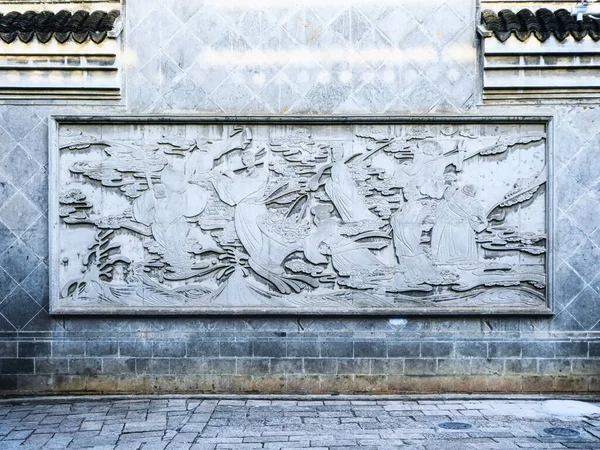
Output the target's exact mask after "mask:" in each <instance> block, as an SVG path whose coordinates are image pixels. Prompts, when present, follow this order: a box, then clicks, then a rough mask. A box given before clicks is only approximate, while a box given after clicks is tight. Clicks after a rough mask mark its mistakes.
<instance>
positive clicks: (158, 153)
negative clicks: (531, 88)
mask: <svg viewBox="0 0 600 450" xmlns="http://www.w3.org/2000/svg"><path fill="white" fill-rule="evenodd" d="M54 125H55V126H54V128H53V130H52V133H53V136H52V140H51V142H52V145H53V148H52V149H51V152H52V164H53V166H52V167H51V181H50V183H51V184H50V191H51V206H52V209H51V222H52V226H51V233H52V239H51V266H52V267H51V271H52V274H51V276H52V278H51V279H52V294H51V295H52V298H51V307H52V312H54V313H74V314H86V313H91V314H98V313H127V314H130V313H148V314H157V313H168V314H184V313H210V314H230V313H238V314H239V313H243V314H252V313H257V314H269V313H275V314H284V313H285V314H289V313H291V314H295V313H298V314H453V313H456V314H465V313H467V314H469V313H472V314H494V313H498V314H507V313H528V314H530V313H548V312H549V311H550V309H549V298H550V296H549V289H548V284H549V283H548V273H549V271H548V267H549V266H550V264H549V263H550V258H549V256H548V255H549V252H548V240H547V236H548V234H549V233H548V227H549V223H548V221H547V211H548V210H549V209H550V205H549V201H550V196H549V195H548V190H547V187H546V181H547V174H548V172H549V162H550V161H549V158H548V156H547V155H548V141H547V134H546V133H547V121H546V120H542V119H532V118H521V119H508V118H498V117H496V118H493V117H481V118H473V117H468V118H462V119H458V118H443V117H429V118H398V117H396V118H361V117H356V118H346V119H342V118H329V119H324V118H272V119H265V118H235V119H228V118H189V117H188V118H165V119H158V118H139V117H118V118H114V119H105V118H89V117H87V118H76V117H72V118H59V119H57V120H56V121H55V124H54Z"/></svg>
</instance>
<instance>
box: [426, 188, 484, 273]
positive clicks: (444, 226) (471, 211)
mask: <svg viewBox="0 0 600 450" xmlns="http://www.w3.org/2000/svg"><path fill="white" fill-rule="evenodd" d="M487 224H488V221H487V217H486V213H485V211H484V210H483V208H482V207H481V206H480V204H479V203H478V202H477V199H476V191H475V186H473V185H471V184H468V185H465V186H463V187H462V188H459V187H458V186H450V187H449V188H448V190H447V191H446V193H445V194H444V198H443V199H442V201H441V202H440V204H439V206H438V208H437V216H436V219H435V223H434V225H433V230H432V233H431V252H432V255H433V257H434V259H435V260H436V261H437V262H438V264H456V263H467V264H476V263H477V242H476V232H480V231H483V230H484V229H485V228H486V227H487Z"/></svg>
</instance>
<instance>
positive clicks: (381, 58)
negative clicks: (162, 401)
mask: <svg viewBox="0 0 600 450" xmlns="http://www.w3.org/2000/svg"><path fill="white" fill-rule="evenodd" d="M225 3H226V4H223V5H221V4H214V2H202V1H189V0H172V1H168V2H165V1H154V0H128V1H127V4H126V19H127V20H126V23H125V28H124V43H125V53H124V55H123V60H124V62H125V63H126V64H127V67H126V72H125V76H124V81H125V86H126V93H125V97H124V100H123V101H122V102H121V103H122V104H121V105H116V106H115V105H112V106H110V105H109V106H98V105H92V104H70V105H61V104H46V105H38V104H18V105H14V104H13V105H8V104H4V105H0V389H1V390H2V391H3V392H4V393H5V394H15V393H22V394H25V393H32V392H38V393H39V392H45V393H59V392H60V393H67V392H75V393H83V392H167V391H171V392H174V391H189V392H191V391H193V392H303V393H325V392H357V393H358V392H372V393H378V392H381V393H383V392H385V393H401V392H579V393H583V392H592V391H593V392H597V391H599V390H600V376H599V375H598V374H600V362H599V361H600V359H599V358H598V357H599V356H600V332H599V331H600V322H599V321H600V276H599V274H600V264H599V263H598V256H599V255H600V247H599V246H600V228H598V225H599V224H600V222H599V220H598V219H597V217H598V216H597V211H599V210H600V190H599V186H600V184H598V177H597V174H598V173H600V171H599V165H600V159H599V158H598V157H597V155H596V152H597V149H598V148H599V146H600V133H599V132H600V127H599V126H598V122H599V121H600V114H599V111H598V108H597V107H596V105H594V104H579V105H578V104H575V103H569V104H553V105H547V106H544V107H537V106H534V105H515V106H508V107H506V106H505V107H502V108H497V107H493V106H482V105H481V104H480V103H481V102H480V95H481V93H480V91H479V83H478V76H479V75H478V67H477V50H476V44H477V39H476V34H475V17H476V11H475V7H476V5H475V2H474V1H472V0H458V1H441V0H440V1H436V2H412V1H410V2H408V1H406V2H387V1H383V2H371V1H367V0H363V1H358V0H357V1H354V2H347V1H344V2H341V1H328V2H316V1H313V0H304V1H302V2H299V3H298V6H285V5H287V2H270V1H266V0H260V1H258V2H255V4H254V6H252V7H249V6H248V4H247V2H245V1H238V0H235V1H229V2H225ZM74 113H82V114H90V113H94V114H116V113H138V114H147V113H160V114H175V113H189V114H229V115H235V114H245V115H249V114H297V115H301V114H413V113H415V114H417V113H418V114H430V113H431V114H433V113H435V114H463V113H469V114H487V113H489V114H492V113H503V114H511V113H514V114H515V115H517V114H534V115H535V114H539V115H553V116H554V118H555V120H554V125H555V129H554V160H555V170H554V174H553V179H552V180H551V183H552V184H553V185H554V187H555V190H556V191H555V192H556V193H557V196H556V200H557V201H556V204H557V207H558V211H556V214H555V216H556V217H557V220H556V221H555V223H554V236H553V240H554V246H555V254H554V258H555V267H556V278H555V294H554V304H555V315H554V316H549V317H520V318H515V317H493V318H491V317H449V318H448V317H439V318H435V317H393V318H392V317H360V318H357V317H347V318H344V317H50V316H49V315H48V242H47V232H48V230H47V228H48V224H47V209H48V201H47V164H48V155H47V149H48V142H47V127H48V118H49V116H50V115H51V114H74Z"/></svg>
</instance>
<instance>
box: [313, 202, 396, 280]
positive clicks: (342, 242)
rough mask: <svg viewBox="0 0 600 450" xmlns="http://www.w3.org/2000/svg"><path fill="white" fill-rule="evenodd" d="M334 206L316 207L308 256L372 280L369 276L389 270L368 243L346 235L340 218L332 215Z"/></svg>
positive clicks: (345, 271)
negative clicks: (341, 230) (314, 227)
mask: <svg viewBox="0 0 600 450" xmlns="http://www.w3.org/2000/svg"><path fill="white" fill-rule="evenodd" d="M332 210H333V208H332V207H331V205H319V206H315V207H314V208H312V210H311V213H312V214H313V215H314V219H313V221H314V224H315V226H316V230H315V231H314V232H313V233H311V234H310V235H309V236H307V237H306V238H305V240H304V246H303V250H304V256H305V257H306V259H307V260H309V261H310V262H311V263H313V264H327V263H328V258H327V256H326V255H330V256H331V263H332V266H333V268H334V269H335V271H336V272H337V273H338V274H339V275H342V276H363V277H365V278H366V280H365V281H367V282H368V281H371V279H370V277H369V275H373V274H375V273H376V272H381V271H383V270H385V268H386V266H385V264H384V263H383V262H382V261H381V260H380V259H379V258H377V256H375V254H374V253H373V252H371V250H369V244H368V243H361V242H357V241H355V240H352V239H349V238H347V237H345V236H342V235H341V233H340V222H339V219H337V218H335V217H333V216H332V215H331V212H332Z"/></svg>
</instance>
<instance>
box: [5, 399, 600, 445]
mask: <svg viewBox="0 0 600 450" xmlns="http://www.w3.org/2000/svg"><path fill="white" fill-rule="evenodd" d="M596 405H597V404H596ZM596 405H595V404H592V403H583V402H579V401H573V400H543V399H534V400H523V399H518V398H517V399H510V400H506V399H505V400H491V399H487V400H465V399H450V400H449V399H445V400H442V399H440V400H435V399H427V400H424V399H423V400H419V399H417V400H394V399H386V400H383V399H373V398H368V399H364V398H362V399H357V398H355V397H354V398H347V399H346V398H338V399H336V397H329V398H328V399H323V398H321V399H313V398H306V399H298V398H290V399H285V398H284V399H277V400H275V399H264V398H263V399H256V398H250V399H242V398H231V397H230V398H204V399H203V398H197V397H188V398H184V397H176V398H175V397H149V398H148V397H144V398H141V397H129V398H125V399H124V398H120V399H119V398H104V399H102V398H98V397H87V398H57V399H51V400H48V399H37V400H36V399H32V400H23V401H22V400H19V401H3V402H0V449H2V450H9V449H44V450H45V449H65V448H67V449H80V448H93V449H96V450H100V449H102V450H109V449H110V450H117V449H118V450H134V449H135V450H137V449H143V450H162V449H178V450H179V449H184V450H190V449H193V450H200V449H202V450H205V449H240V450H241V449H254V448H268V449H287V450H290V449H303V448H306V449H308V448H310V449H312V450H315V449H340V450H341V449H346V450H347V449H352V448H360V449H363V450H364V449H405V450H409V449H411V450H454V449H457V450H458V449H460V450H467V449H477V450H487V449H501V450H510V449H564V448H573V449H600V414H598V411H600V408H599V407H598V406H596ZM449 422H450V423H452V425H450V427H454V428H458V429H445V428H444V425H443V424H444V423H449ZM459 423H462V424H466V425H462V426H461V425H459ZM461 427H463V428H461ZM552 428H554V431H555V432H557V433H558V434H559V435H562V436H554V435H553V434H551V433H550V432H551V431H553V430H552Z"/></svg>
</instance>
